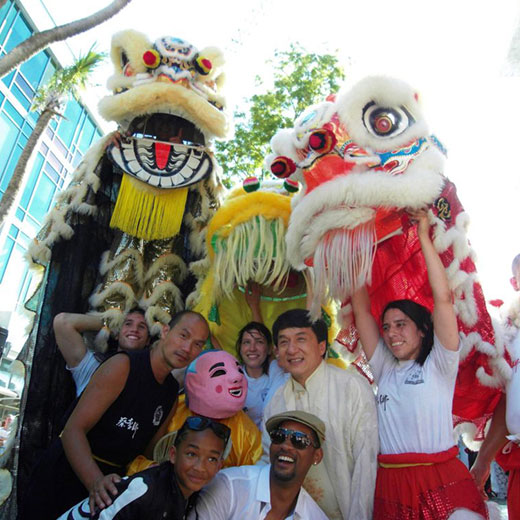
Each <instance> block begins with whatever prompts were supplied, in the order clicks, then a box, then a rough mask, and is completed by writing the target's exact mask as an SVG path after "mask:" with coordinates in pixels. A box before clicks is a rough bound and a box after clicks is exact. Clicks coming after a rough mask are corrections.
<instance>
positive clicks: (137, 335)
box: [53, 308, 150, 395]
mask: <svg viewBox="0 0 520 520" xmlns="http://www.w3.org/2000/svg"><path fill="white" fill-rule="evenodd" d="M53 325H54V334H55V336H56V343H57V344H58V348H59V349H60V352H61V354H62V356H63V357H64V358H65V362H66V363H67V370H69V371H70V373H71V375H72V378H73V379H74V383H75V384H76V395H80V394H81V392H83V390H84V389H85V387H86V386H87V384H88V382H89V381H90V378H91V377H92V374H93V373H94V372H95V371H96V369H97V368H98V367H99V365H100V364H101V362H102V361H103V359H102V358H101V359H98V357H97V356H96V354H95V353H94V352H93V351H92V350H89V349H88V348H87V345H86V344H85V341H84V339H83V335H82V334H83V333H84V332H87V331H92V332H98V331H100V330H101V329H102V328H103V326H104V324H103V320H102V319H101V318H99V317H98V316H93V315H91V314H73V313H67V312H62V313H60V314H58V315H57V316H56V317H55V318H54V322H53ZM117 342H118V348H117V351H118V352H119V351H121V350H124V351H131V350H141V349H143V348H145V347H146V346H147V345H148V344H149V343H150V333H149V330H148V325H147V323H146V319H145V317H144V311H142V310H141V309H138V308H135V309H132V310H130V311H129V312H128V313H127V314H126V316H125V319H124V321H123V325H122V326H121V330H120V331H119V334H118V335H117Z"/></svg>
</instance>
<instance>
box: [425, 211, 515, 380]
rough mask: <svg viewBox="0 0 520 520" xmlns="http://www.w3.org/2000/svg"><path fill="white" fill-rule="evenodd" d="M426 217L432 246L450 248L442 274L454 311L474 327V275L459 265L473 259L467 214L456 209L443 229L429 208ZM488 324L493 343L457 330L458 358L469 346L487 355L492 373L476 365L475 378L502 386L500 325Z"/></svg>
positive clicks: (505, 370)
mask: <svg viewBox="0 0 520 520" xmlns="http://www.w3.org/2000/svg"><path fill="white" fill-rule="evenodd" d="M428 217H429V219H430V224H431V225H432V227H433V246H434V247H435V250H436V251H437V253H439V254H442V253H445V252H446V251H447V250H448V249H449V248H452V251H453V260H452V262H451V264H450V265H448V266H446V275H447V277H448V283H449V286H450V289H451V290H452V293H453V298H454V301H453V304H454V307H455V311H456V313H457V315H458V318H459V319H460V320H461V321H462V323H463V324H464V325H465V326H466V327H468V328H471V327H474V326H475V325H476V324H477V321H478V319H479V314H478V309H477V302H476V299H475V294H474V289H475V284H476V283H478V277H477V274H476V273H475V272H473V273H467V272H466V271H463V270H462V269H461V268H460V266H461V263H462V262H463V261H464V260H465V259H467V258H471V259H473V257H474V253H473V250H472V248H471V246H470V245H469V241H468V238H467V230H468V226H469V217H468V215H467V213H466V212H461V213H459V215H458V216H457V218H456V220H455V222H454V225H453V226H452V227H451V228H450V229H447V228H446V224H445V223H444V222H443V221H442V220H441V219H439V218H437V217H435V216H434V215H433V213H432V211H429V212H428ZM492 325H493V331H494V335H495V344H494V345H492V344H490V343H488V342H486V341H484V340H483V339H482V337H481V335H480V333H478V332H476V331H474V332H471V333H469V334H468V335H465V334H464V333H462V332H461V333H460V337H461V352H460V359H461V361H463V360H464V359H465V358H466V357H467V356H468V355H469V353H470V352H471V351H472V350H473V349H476V350H478V351H479V352H482V353H483V354H485V355H486V356H487V358H488V361H489V368H490V369H491V371H492V373H491V374H487V373H486V371H485V370H484V368H482V367H480V368H479V369H478V370H477V374H476V375H477V377H478V379H479V381H480V382H481V383H482V384H483V385H486V386H489V387H492V388H504V386H505V384H506V382H507V381H508V380H509V379H510V377H511V368H510V367H509V365H508V363H507V361H506V360H505V339H504V333H503V329H502V327H501V325H500V324H499V323H498V322H495V321H493V320H492Z"/></svg>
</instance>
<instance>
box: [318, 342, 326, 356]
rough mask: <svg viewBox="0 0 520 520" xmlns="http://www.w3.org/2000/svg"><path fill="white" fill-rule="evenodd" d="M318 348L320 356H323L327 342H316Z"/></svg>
mask: <svg viewBox="0 0 520 520" xmlns="http://www.w3.org/2000/svg"><path fill="white" fill-rule="evenodd" d="M318 348H319V351H320V356H321V357H323V355H324V354H325V351H326V350H327V342H326V341H325V340H323V341H320V342H319V343H318Z"/></svg>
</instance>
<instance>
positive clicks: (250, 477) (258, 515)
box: [188, 464, 327, 520]
mask: <svg viewBox="0 0 520 520" xmlns="http://www.w3.org/2000/svg"><path fill="white" fill-rule="evenodd" d="M270 469H271V465H270V464H268V465H264V466H239V467H234V468H226V469H223V470H222V471H220V472H219V473H218V474H217V476H216V477H215V478H214V479H213V480H212V481H211V483H210V484H209V485H208V486H206V487H205V488H204V489H203V490H202V491H201V494H200V496H199V499H198V501H197V506H196V511H197V513H198V517H199V519H200V520H262V519H264V518H265V517H266V516H267V514H268V513H269V511H270V510H271V491H270V487H269V471H270ZM188 518H189V519H190V520H193V519H194V518H196V515H195V511H192V513H191V514H190V516H189V517H188ZM285 520H327V516H326V515H325V513H323V511H322V510H321V509H320V508H319V507H318V505H317V504H316V502H314V500H313V499H312V498H311V496H310V495H309V494H308V493H307V492H306V491H305V489H303V488H301V490H300V493H299V494H298V500H297V501H296V507H295V508H294V511H293V513H292V514H291V515H289V516H287V517H286V519H285Z"/></svg>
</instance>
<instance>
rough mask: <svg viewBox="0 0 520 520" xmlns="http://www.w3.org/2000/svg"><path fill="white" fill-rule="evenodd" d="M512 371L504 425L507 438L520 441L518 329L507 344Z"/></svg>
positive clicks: (519, 353) (519, 341) (519, 346)
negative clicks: (511, 340) (507, 432)
mask: <svg viewBox="0 0 520 520" xmlns="http://www.w3.org/2000/svg"><path fill="white" fill-rule="evenodd" d="M508 350H509V354H510V355H511V361H512V362H513V373H512V375H511V380H510V381H509V383H508V384H507V399H506V425H507V429H508V431H509V432H510V434H511V435H510V436H509V438H510V439H511V440H514V441H515V442H518V443H520V331H519V332H518V333H517V335H516V337H515V339H514V340H513V342H512V343H511V344H510V345H509V348H508Z"/></svg>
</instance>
